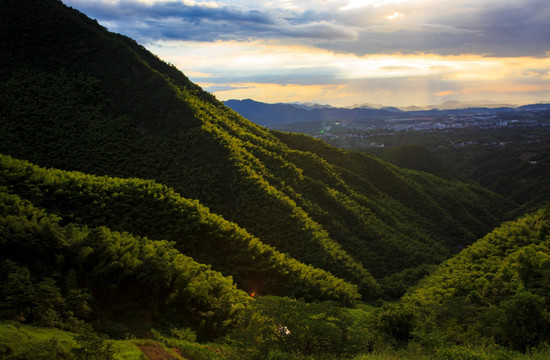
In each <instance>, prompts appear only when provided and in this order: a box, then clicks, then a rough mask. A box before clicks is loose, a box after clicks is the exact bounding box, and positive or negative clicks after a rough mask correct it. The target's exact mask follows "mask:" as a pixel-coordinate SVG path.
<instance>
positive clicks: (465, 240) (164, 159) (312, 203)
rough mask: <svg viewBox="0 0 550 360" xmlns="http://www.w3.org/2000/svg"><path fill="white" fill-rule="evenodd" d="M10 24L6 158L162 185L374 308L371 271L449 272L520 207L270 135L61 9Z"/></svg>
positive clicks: (2, 117) (34, 6) (4, 79)
mask: <svg viewBox="0 0 550 360" xmlns="http://www.w3.org/2000/svg"><path fill="white" fill-rule="evenodd" d="M0 12H1V14H2V17H3V19H4V20H5V21H2V22H1V23H0V34H1V35H0V37H1V41H0V65H1V66H0V69H1V70H0V94H1V96H0V109H2V110H0V152H2V153H5V154H9V155H12V156H14V157H17V158H21V159H26V160H30V161H32V162H33V163H36V164H37V165H40V166H45V167H55V168H60V169H65V170H78V171H82V172H85V173H91V174H97V175H109V176H116V177H138V178H145V179H155V180H157V181H158V182H159V183H162V184H166V185H167V186H170V187H171V188H173V189H174V190H175V191H176V192H177V193H179V194H181V196H182V197H184V198H190V199H198V200H199V201H200V203H201V204H203V205H205V206H208V207H209V208H210V210H211V211H212V212H213V213H216V214H220V215H222V216H223V217H224V218H225V219H227V220H229V221H231V222H234V223H236V224H238V225H239V226H240V227H241V228H243V229H246V231H247V232H248V233H249V234H251V235H252V236H254V237H257V238H259V239H260V240H261V241H262V242H263V243H265V244H269V245H271V246H274V247H275V248H276V249H277V250H278V251H280V252H283V253H287V254H289V255H291V256H292V257H294V258H295V259H297V260H299V261H301V262H304V263H306V264H310V265H313V266H315V267H317V268H321V269H325V270H329V271H330V272H331V273H333V274H334V275H335V276H337V277H339V278H342V279H345V280H346V281H349V282H351V283H353V284H356V285H358V287H359V290H360V292H361V293H362V294H363V295H364V296H366V297H376V296H378V292H377V286H376V284H374V283H373V281H372V277H371V275H370V273H371V272H372V273H373V274H374V276H375V277H376V278H377V279H383V278H385V277H388V276H396V275H397V276H398V275H399V274H400V273H401V272H407V271H409V270H411V269H415V268H417V267H419V266H422V264H425V263H439V262H440V261H442V260H443V259H444V258H446V257H447V256H448V255H449V254H450V252H451V251H452V250H453V249H454V248H456V247H458V246H461V245H466V244H469V243H471V242H473V241H474V240H475V239H476V237H478V236H481V235H483V234H484V233H486V232H487V231H488V230H490V229H492V227H493V226H495V225H496V224H497V223H498V222H499V220H500V219H501V218H502V214H504V213H505V212H506V210H507V207H508V206H509V205H508V204H507V203H505V202H504V201H503V200H502V198H501V197H499V196H496V195H495V194H493V193H490V192H487V191H484V190H483V189H481V188H479V187H475V186H474V185H464V184H461V183H459V182H455V181H445V180H443V179H439V178H435V177H433V176H429V175H427V174H423V173H417V172H413V171H409V170H402V169H399V168H397V167H395V166H392V165H390V164H388V163H385V162H382V161H380V160H377V159H375V158H372V157H368V156H364V155H359V154H353V153H349V152H343V151H340V150H336V149H334V148H331V147H329V146H327V145H325V144H322V143H320V142H316V141H314V140H313V139H310V138H307V137H300V136H295V137H292V136H290V135H285V134H281V133H272V132H269V131H267V130H266V129H264V128H262V127H260V126H258V125H255V124H253V123H251V122H250V121H248V120H246V119H244V118H242V117H241V116H239V115H237V114H236V113H235V112H233V111H231V110H230V109H228V108H227V107H225V106H224V105H223V104H222V103H221V102H219V101H217V100H216V99H215V98H214V97H213V96H212V95H210V94H208V93H206V92H204V91H203V90H201V89H200V88H199V87H198V86H197V85H195V84H193V83H191V82H190V81H189V80H188V79H187V78H186V77H185V76H184V75H183V74H181V73H180V72H179V71H178V70H177V69H175V68H174V67H172V66H170V65H167V64H165V63H163V62H162V61H160V60H159V59H158V58H156V57H155V56H154V55H152V54H150V53H149V52H148V51H146V50H145V49H144V48H143V47H141V46H139V45H138V44H136V43H135V42H134V41H133V40H131V39H129V38H126V37H124V36H121V35H117V34H112V33H109V32H108V31H107V30H106V29H104V28H102V27H101V26H99V25H98V24H97V23H96V22H94V21H93V20H90V19H88V18H86V17H85V16H84V15H82V14H81V13H79V12H77V11H75V10H73V9H70V8H67V7H65V6H64V5H63V4H62V3H60V2H59V1H56V0H42V1H39V0H24V1H6V2H2V3H1V5H0ZM472 214H474V215H472ZM419 276H420V275H419ZM412 281H414V279H413V280H412ZM409 284H410V283H406V284H402V286H400V290H399V291H402V290H403V289H404V288H405V287H406V286H408V285H409ZM399 291H397V292H396V293H395V295H398V293H399Z"/></svg>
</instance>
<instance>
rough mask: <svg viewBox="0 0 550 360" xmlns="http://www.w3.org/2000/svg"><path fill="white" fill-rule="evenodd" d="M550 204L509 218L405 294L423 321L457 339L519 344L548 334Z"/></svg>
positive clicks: (519, 346) (534, 342)
mask: <svg viewBox="0 0 550 360" xmlns="http://www.w3.org/2000/svg"><path fill="white" fill-rule="evenodd" d="M549 244H550V209H549V208H548V207H547V208H544V209H542V210H540V211H538V212H535V213H533V214H530V215H525V216H523V217H522V218H520V219H518V220H516V221H511V222H506V223H504V224H502V226H500V227H499V228H497V229H495V230H494V231H493V232H491V233H489V234H488V235H486V236H485V237H483V238H482V239H480V240H478V241H477V242H475V243H474V244H472V245H471V246H470V247H468V248H467V249H465V250H464V251H462V252H461V253H460V254H458V255H456V256H455V257H453V258H451V259H449V260H447V261H446V262H444V263H443V264H442V265H440V266H439V267H438V269H437V271H435V272H434V273H433V274H432V275H430V276H429V277H428V278H426V279H425V280H423V281H422V282H421V283H420V285H419V286H418V287H417V288H416V289H414V290H412V291H411V292H410V293H408V294H406V295H405V297H404V300H403V302H404V303H405V304H407V305H409V306H412V307H413V308H415V309H416V310H418V314H419V315H420V318H419V319H418V320H419V323H424V324H429V325H428V326H429V327H431V330H434V331H444V332H446V333H447V334H449V335H450V336H451V337H452V339H451V340H455V341H459V342H461V341H466V340H467V341H472V340H474V341H479V339H480V338H481V337H486V338H493V339H496V340H497V342H501V343H504V344H509V345H510V346H512V347H513V348H515V349H516V350H521V351H525V349H526V348H527V347H531V346H538V345H539V344H540V343H541V342H542V341H546V340H547V339H548V335H547V334H548V332H547V330H546V329H548V326H549V325H550V318H549V317H548V311H549V310H550V304H549V301H548V299H549V296H550V292H549V291H550V246H549Z"/></svg>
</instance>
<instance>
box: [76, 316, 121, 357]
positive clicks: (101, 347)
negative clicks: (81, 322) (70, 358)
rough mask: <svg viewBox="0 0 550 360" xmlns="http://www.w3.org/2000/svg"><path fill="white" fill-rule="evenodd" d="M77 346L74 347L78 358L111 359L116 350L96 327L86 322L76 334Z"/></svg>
mask: <svg viewBox="0 0 550 360" xmlns="http://www.w3.org/2000/svg"><path fill="white" fill-rule="evenodd" d="M75 342H76V344H77V347H76V348H75V349H73V353H74V355H75V358H76V359H78V360H111V359H113V355H114V351H113V349H112V347H111V345H110V344H107V343H106V342H105V340H103V339H102V338H101V337H99V336H98V335H97V334H96V332H95V331H94V329H93V328H92V327H91V326H90V325H88V324H86V325H85V326H83V327H82V329H81V330H80V332H79V333H78V334H77V335H76V336H75Z"/></svg>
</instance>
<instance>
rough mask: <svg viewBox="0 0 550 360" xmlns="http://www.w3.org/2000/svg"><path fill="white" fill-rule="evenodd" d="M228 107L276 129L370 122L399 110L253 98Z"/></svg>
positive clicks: (232, 103) (229, 103)
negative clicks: (332, 122)
mask: <svg viewBox="0 0 550 360" xmlns="http://www.w3.org/2000/svg"><path fill="white" fill-rule="evenodd" d="M224 104H225V105H226V106H228V107H230V108H231V109H233V110H235V111H236V112H238V113H239V114H241V115H242V116H244V117H245V118H247V119H250V120H251V121H253V122H255V123H256V124H258V125H262V126H267V127H273V126H275V125H283V124H289V123H297V122H310V121H322V120H341V121H350V120H367V119H372V118H381V117H387V116H391V115H392V114H394V113H395V112H396V108H387V109H372V108H359V107H358V108H353V109H348V108H335V107H326V106H325V107H323V106H308V107H304V106H296V105H295V104H281V103H279V104H266V103H262V102H258V101H254V100H250V99H246V100H227V101H225V102H224Z"/></svg>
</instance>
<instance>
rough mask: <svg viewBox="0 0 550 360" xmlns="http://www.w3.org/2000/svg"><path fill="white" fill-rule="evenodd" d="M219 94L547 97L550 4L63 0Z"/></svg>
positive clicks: (415, 100) (391, 101) (402, 100)
mask: <svg viewBox="0 0 550 360" xmlns="http://www.w3.org/2000/svg"><path fill="white" fill-rule="evenodd" d="M63 1H64V3H65V4H67V5H69V6H71V7H73V8H75V9H77V10H80V11H81V12H83V13H85V14H86V15H88V16H89V17H91V18H94V19H96V20H97V21H98V22H99V23H100V24H101V25H103V26H105V27H106V28H107V29H109V30H110V31H114V32H117V33H121V34H124V35H127V36H129V37H131V38H133V39H135V40H136V41H137V42H138V43H140V44H142V45H143V46H145V47H146V48H147V49H148V50H150V51H151V52H153V53H154V54H156V55H158V56H159V57H160V58H161V59H163V60H165V61H167V62H169V63H171V64H174V65H175V66H176V67H177V68H178V69H180V70H181V71H182V72H183V73H185V74H186V75H187V76H188V77H189V78H190V79H191V80H192V81H194V82H195V83H197V84H199V85H200V86H202V87H203V88H204V89H205V90H207V91H209V92H212V93H213V94H214V95H215V96H216V97H217V98H218V99H219V100H228V99H247V98H250V99H254V100H257V101H262V102H268V103H276V102H302V103H319V104H329V105H333V106H354V105H364V104H371V105H374V104H377V105H384V106H398V107H405V106H409V105H417V106H427V105H432V104H441V103H444V102H446V101H462V102H469V103H474V102H482V103H492V102H496V103H505V104H513V105H521V104H526V103H538V102H550V1H548V0H302V1H296V0H278V1H275V0H273V1H272V0H265V1H262V0H63Z"/></svg>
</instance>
